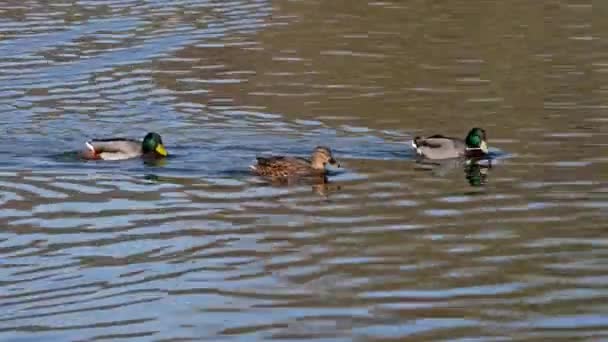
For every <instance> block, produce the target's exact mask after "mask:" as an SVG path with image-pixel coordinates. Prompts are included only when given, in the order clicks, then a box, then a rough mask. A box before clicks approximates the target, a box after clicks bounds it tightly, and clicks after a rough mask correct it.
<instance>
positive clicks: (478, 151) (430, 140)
mask: <svg viewBox="0 0 608 342" xmlns="http://www.w3.org/2000/svg"><path fill="white" fill-rule="evenodd" d="M412 146H413V147H414V149H416V153H417V154H418V155H419V156H421V157H423V158H426V159H450V158H467V159H470V158H483V157H485V156H486V155H487V154H488V144H487V142H486V131H485V130H484V129H482V128H479V127H474V128H472V129H471V130H470V131H469V133H468V134H467V136H466V138H465V139H464V141H463V140H461V139H458V138H451V137H446V136H443V135H432V136H430V137H426V138H422V137H415V138H414V140H413V141H412Z"/></svg>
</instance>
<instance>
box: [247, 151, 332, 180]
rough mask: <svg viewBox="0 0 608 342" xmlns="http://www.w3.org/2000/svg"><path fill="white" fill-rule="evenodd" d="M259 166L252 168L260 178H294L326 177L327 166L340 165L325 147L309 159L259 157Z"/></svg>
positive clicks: (252, 166) (314, 152)
mask: <svg viewBox="0 0 608 342" xmlns="http://www.w3.org/2000/svg"><path fill="white" fill-rule="evenodd" d="M257 161H258V162H257V164H255V165H251V166H250V168H251V170H253V172H254V173H255V174H257V175H259V176H265V177H277V178H292V177H316V176H320V177H324V176H325V175H326V174H327V170H326V169H325V166H327V164H331V165H336V166H337V167H340V164H339V163H338V162H336V160H335V159H334V157H333V155H332V153H331V150H330V149H329V148H328V147H325V146H317V147H316V148H315V149H314V151H313V152H312V156H311V158H310V160H309V159H305V158H299V157H287V156H271V157H257Z"/></svg>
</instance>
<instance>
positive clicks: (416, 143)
mask: <svg viewBox="0 0 608 342" xmlns="http://www.w3.org/2000/svg"><path fill="white" fill-rule="evenodd" d="M418 140H420V137H415V138H414V139H412V147H413V148H416V149H417V148H418V147H420V144H418Z"/></svg>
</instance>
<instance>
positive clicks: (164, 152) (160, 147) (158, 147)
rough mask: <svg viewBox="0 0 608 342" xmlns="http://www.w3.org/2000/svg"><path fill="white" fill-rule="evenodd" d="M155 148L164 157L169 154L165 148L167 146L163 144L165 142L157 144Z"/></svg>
mask: <svg viewBox="0 0 608 342" xmlns="http://www.w3.org/2000/svg"><path fill="white" fill-rule="evenodd" d="M154 150H155V151H156V153H158V154H160V155H161V156H163V157H166V156H167V150H165V146H163V144H158V145H156V149H154Z"/></svg>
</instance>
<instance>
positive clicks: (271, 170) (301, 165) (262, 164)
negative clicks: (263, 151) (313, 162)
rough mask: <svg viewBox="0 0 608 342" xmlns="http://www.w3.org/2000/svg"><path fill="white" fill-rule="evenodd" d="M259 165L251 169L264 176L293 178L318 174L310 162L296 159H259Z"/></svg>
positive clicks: (278, 157) (275, 157)
mask: <svg viewBox="0 0 608 342" xmlns="http://www.w3.org/2000/svg"><path fill="white" fill-rule="evenodd" d="M257 161H258V162H257V164H256V165H252V166H251V169H252V170H253V171H254V172H255V173H257V174H259V175H262V176H271V177H291V176H304V175H309V174H313V173H316V172H315V170H314V169H313V168H312V167H311V166H310V161H308V160H306V159H304V158H296V157H284V156H273V157H257Z"/></svg>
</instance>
